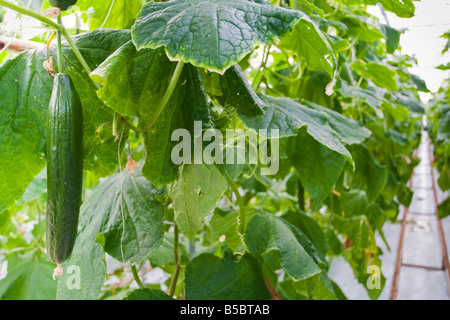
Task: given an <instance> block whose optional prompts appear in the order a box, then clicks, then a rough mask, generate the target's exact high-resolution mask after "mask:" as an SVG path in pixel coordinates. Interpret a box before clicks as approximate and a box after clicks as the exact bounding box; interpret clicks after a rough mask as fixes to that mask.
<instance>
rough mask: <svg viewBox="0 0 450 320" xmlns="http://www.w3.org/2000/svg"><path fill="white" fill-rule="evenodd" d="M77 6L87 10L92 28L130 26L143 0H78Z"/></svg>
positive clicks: (123, 27)
mask: <svg viewBox="0 0 450 320" xmlns="http://www.w3.org/2000/svg"><path fill="white" fill-rule="evenodd" d="M77 6H78V7H80V9H81V10H82V11H86V12H87V16H88V20H87V23H88V25H89V29H90V30H96V29H98V28H114V29H127V28H130V27H131V26H132V24H133V22H134V20H135V19H136V16H137V14H138V12H139V10H140V9H141V7H142V0H103V1H91V0H78V2H77Z"/></svg>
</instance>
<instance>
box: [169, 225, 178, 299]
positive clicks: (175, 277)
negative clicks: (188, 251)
mask: <svg viewBox="0 0 450 320" xmlns="http://www.w3.org/2000/svg"><path fill="white" fill-rule="evenodd" d="M173 234H174V235H173V248H174V249H173V253H174V256H175V271H174V273H173V277H172V281H171V282H170V287H169V296H171V297H173V295H174V294H175V288H176V287H177V281H178V275H179V273H180V251H179V250H178V238H179V235H178V227H177V224H176V223H175V224H174V230H173Z"/></svg>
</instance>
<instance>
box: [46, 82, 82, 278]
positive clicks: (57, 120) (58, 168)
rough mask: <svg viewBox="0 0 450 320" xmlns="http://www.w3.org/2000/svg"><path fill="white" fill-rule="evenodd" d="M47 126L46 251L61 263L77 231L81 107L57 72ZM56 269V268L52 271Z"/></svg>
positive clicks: (80, 192)
mask: <svg viewBox="0 0 450 320" xmlns="http://www.w3.org/2000/svg"><path fill="white" fill-rule="evenodd" d="M53 81H54V82H53V91H52V96H51V99H50V105H49V117H48V129H47V217H46V220H47V229H46V243H47V254H48V256H49V258H50V260H51V261H53V262H54V263H55V264H57V265H58V267H60V265H61V263H62V262H64V261H65V260H66V259H67V258H68V257H69V256H70V254H71V252H72V249H73V246H74V243H75V238H76V235H77V226H78V216H79V211H80V204H81V195H82V183H83V111H82V107H81V101H80V98H79V96H78V94H77V92H76V90H75V87H74V85H73V82H72V80H71V79H70V77H69V76H68V75H67V74H65V73H58V74H56V76H55V78H54V80H53ZM55 272H56V271H55Z"/></svg>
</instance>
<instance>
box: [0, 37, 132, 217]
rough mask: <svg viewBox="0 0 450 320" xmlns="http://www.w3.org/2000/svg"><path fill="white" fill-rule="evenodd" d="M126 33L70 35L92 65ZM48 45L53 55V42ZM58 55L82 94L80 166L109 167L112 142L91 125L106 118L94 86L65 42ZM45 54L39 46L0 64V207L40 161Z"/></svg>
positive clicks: (48, 84) (48, 86) (113, 160)
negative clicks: (60, 53) (82, 156)
mask: <svg viewBox="0 0 450 320" xmlns="http://www.w3.org/2000/svg"><path fill="white" fill-rule="evenodd" d="M127 38H128V40H129V33H128V32H121V31H114V30H100V31H95V32H91V33H85V34H82V35H80V36H77V37H74V41H75V42H76V44H77V46H78V47H79V48H80V50H81V52H82V53H83V55H84V57H85V58H86V60H87V62H88V64H89V65H90V67H91V68H95V67H96V66H97V65H99V64H100V63H101V62H102V61H103V60H104V59H106V58H107V57H108V56H109V55H110V54H111V53H112V52H114V51H115V50H116V49H117V48H118V47H119V46H120V45H121V44H123V43H124V42H125V41H127ZM51 50H52V52H53V54H54V56H56V52H55V46H52V48H51ZM63 55H64V65H65V70H66V72H67V73H68V74H69V75H70V77H71V78H72V80H73V82H74V85H75V88H76V90H77V92H78V94H79V95H80V97H82V99H81V102H82V104H83V113H84V156H85V164H84V165H85V169H87V170H98V171H100V172H102V173H108V172H111V170H112V169H114V168H115V167H116V165H117V144H116V143H114V138H113V137H112V135H111V134H110V132H111V131H110V130H106V129H107V128H108V126H106V127H104V128H105V130H102V131H101V132H100V133H99V132H97V129H98V128H99V127H100V126H101V125H102V124H104V123H106V122H108V121H111V119H112V115H111V114H110V111H109V109H108V108H106V107H105V105H104V104H103V103H102V102H101V101H100V100H99V99H98V98H97V96H96V94H95V87H94V86H93V84H92V82H91V80H90V79H89V77H88V76H87V74H86V73H85V72H83V69H82V67H81V65H80V64H79V63H78V60H77V58H76V57H75V55H74V54H73V53H72V50H71V49H70V47H69V46H68V45H67V44H66V43H63ZM47 59H48V56H47V50H46V49H45V47H40V48H38V49H36V50H33V51H27V52H24V53H22V54H19V55H17V56H16V57H15V58H13V59H11V60H8V61H6V62H5V63H4V64H3V65H2V66H1V67H0V87H1V90H0V110H1V112H0V175H1V176H2V177H3V179H2V183H1V185H0V192H1V196H0V210H2V209H4V208H6V207H8V206H9V205H11V204H13V203H14V202H15V201H18V200H19V199H20V197H21V196H22V193H23V192H24V190H25V189H26V188H27V186H28V185H29V183H30V182H31V181H32V180H33V178H34V176H35V175H37V174H38V173H39V172H40V171H41V170H42V168H43V167H44V166H45V161H44V159H45V157H44V152H45V134H46V129H45V128H46V121H47V113H48V104H49V101H50V95H51V90H52V79H51V78H50V77H49V76H48V74H47V72H46V71H45V69H44V68H43V67H42V64H43V62H44V61H45V60H47ZM55 64H56V63H55ZM109 128H110V126H109Z"/></svg>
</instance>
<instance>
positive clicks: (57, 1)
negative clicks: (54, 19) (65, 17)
mask: <svg viewBox="0 0 450 320" xmlns="http://www.w3.org/2000/svg"><path fill="white" fill-rule="evenodd" d="M75 3H77V0H50V4H51V5H52V6H54V7H57V8H59V9H61V11H65V10H67V9H68V8H69V7H70V6H73V5H74V4H75Z"/></svg>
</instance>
